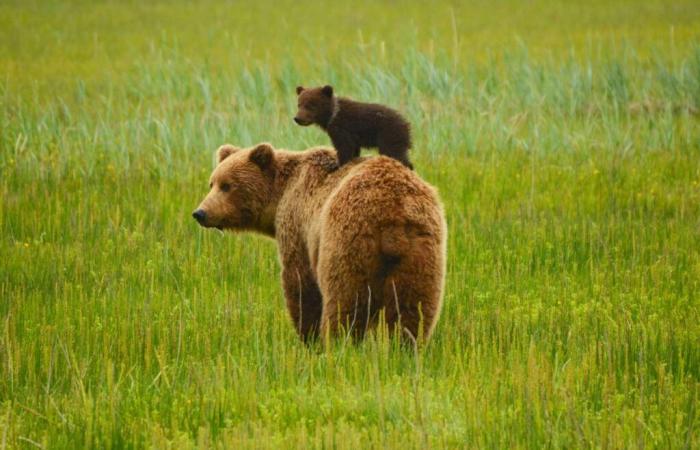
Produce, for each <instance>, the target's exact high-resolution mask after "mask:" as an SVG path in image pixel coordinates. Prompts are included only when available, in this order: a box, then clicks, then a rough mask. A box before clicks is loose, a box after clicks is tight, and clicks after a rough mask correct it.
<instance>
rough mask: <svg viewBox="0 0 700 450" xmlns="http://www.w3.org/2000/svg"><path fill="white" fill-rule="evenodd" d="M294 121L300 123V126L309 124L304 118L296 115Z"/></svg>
mask: <svg viewBox="0 0 700 450" xmlns="http://www.w3.org/2000/svg"><path fill="white" fill-rule="evenodd" d="M294 121H295V122H296V123H297V124H298V125H302V126H305V125H308V124H309V122H307V121H306V120H304V119H301V118H299V117H298V116H297V117H295V118H294Z"/></svg>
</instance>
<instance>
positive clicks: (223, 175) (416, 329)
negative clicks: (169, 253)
mask: <svg viewBox="0 0 700 450" xmlns="http://www.w3.org/2000/svg"><path fill="white" fill-rule="evenodd" d="M219 160H220V163H219V165H218V166H217V167H216V169H215V170H214V173H213V174H212V176H211V184H210V186H211V191H210V192H209V194H208V195H207V196H206V198H205V199H204V200H203V201H202V203H201V204H200V205H199V207H198V209H197V210H196V211H195V212H194V213H193V216H194V217H195V218H196V219H197V221H198V222H199V223H200V224H201V225H202V226H205V227H216V228H220V229H233V230H240V229H247V230H254V231H257V232H260V233H263V234H265V235H267V236H270V237H272V238H274V239H276V240H277V243H278V248H279V258H280V262H281V264H282V283H283V286H284V294H285V297H286V300H287V308H288V309H289V313H290V315H291V318H292V321H293V322H294V325H295V327H296V329H297V331H298V332H299V334H300V336H301V337H302V339H304V340H305V341H307V340H309V339H313V338H315V337H316V336H318V333H319V332H321V333H326V332H327V333H328V334H329V335H337V334H340V333H350V334H351V335H353V336H355V337H358V338H360V337H362V336H364V333H365V332H366V331H367V330H369V329H372V328H374V327H376V326H377V324H379V323H380V321H381V320H383V321H384V322H385V323H386V324H387V325H388V328H389V330H394V329H396V327H399V328H398V330H399V331H400V332H401V333H402V334H403V335H404V337H405V338H406V339H408V340H410V341H413V340H417V341H422V340H425V339H427V338H428V337H429V336H430V333H431V331H432V330H433V327H434V326H435V323H436V322H437V320H438V316H439V314H440V307H441V302H442V290H443V282H444V276H445V240H446V228H445V222H444V217H443V211H442V206H441V204H440V201H439V199H438V196H437V193H436V191H435V189H434V188H432V187H431V186H430V185H428V184H427V183H425V182H424V181H422V180H421V179H420V178H419V177H418V176H417V175H416V174H415V173H414V172H411V171H410V170H408V169H406V168H405V167H403V166H402V165H401V164H399V163H397V162H396V161H394V160H392V159H389V158H385V157H376V158H358V159H355V160H354V161H352V162H350V163H349V164H346V165H345V166H343V167H342V168H340V169H339V170H336V171H334V172H330V173H329V172H328V171H327V170H326V167H327V165H328V164H330V163H333V162H334V161H335V154H334V152H333V151H331V150H330V149H324V148H316V149H310V150H307V151H304V152H289V151H284V150H274V149H273V148H272V147H271V146H270V145H269V144H260V145H258V146H255V147H253V148H250V149H237V148H235V147H233V146H223V147H222V148H221V149H219Z"/></svg>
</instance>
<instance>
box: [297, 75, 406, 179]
mask: <svg viewBox="0 0 700 450" xmlns="http://www.w3.org/2000/svg"><path fill="white" fill-rule="evenodd" d="M297 96H298V105H299V111H298V112H297V115H296V117H294V121H295V122H296V123H298V124H299V125H302V126H307V125H311V124H316V125H318V126H320V127H321V128H323V130H325V131H326V132H327V133H328V135H329V136H330V138H331V141H332V142H333V146H334V147H335V149H336V151H337V152H338V165H339V166H343V165H344V164H346V163H347V162H348V161H350V160H351V159H353V158H357V157H358V156H360V148H378V149H379V153H380V154H382V155H385V156H389V157H391V158H394V159H397V160H399V161H401V163H402V164H403V165H405V166H406V167H409V168H411V169H413V164H411V162H410V161H409V160H408V149H410V148H411V126H410V124H409V123H408V122H407V121H406V119H404V118H403V117H402V116H401V114H399V113H398V112H396V111H394V110H393V109H391V108H387V107H386V106H383V105H378V104H375V103H360V102H356V101H353V100H350V99H349V98H345V97H335V96H334V95H333V87H331V86H323V87H317V88H310V89H304V88H303V87H301V86H299V87H297Z"/></svg>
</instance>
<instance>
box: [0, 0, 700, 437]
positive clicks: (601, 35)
mask: <svg viewBox="0 0 700 450" xmlns="http://www.w3.org/2000/svg"><path fill="white" fill-rule="evenodd" d="M667 3H668V2H663V1H644V2H642V1H616V2H608V1H593V2H564V1H552V2H544V1H531V2H524V1H523V2H520V1H515V0H511V1H496V2H486V1H476V2H470V3H456V2H448V1H444V2H443V1H438V2H429V3H428V2H417V1H416V2H369V1H367V2H360V3H353V4H350V2H347V4H346V3H337V4H335V3H334V4H333V5H332V6H330V5H328V4H325V3H322V2H305V1H295V2H292V1H275V2H273V1H268V0H259V1H256V2H251V4H245V3H235V2H227V3H208V2H197V3H194V2H193V3H184V2H183V3H180V2H174V1H173V2H163V3H156V2H148V3H145V4H144V3H141V2H105V3H93V2H75V3H72V2H71V3H68V2H55V3H54V2H49V1H42V2H32V1H21V2H20V1H16V2H13V1H4V2H2V3H0V108H1V109H0V192H1V193H2V195H1V196H0V233H1V234H0V450H4V449H6V448H7V449H14V448H82V447H85V448H100V449H116V448H144V447H149V448H173V449H175V448H177V449H181V448H300V449H307V448H337V449H345V448H350V449H364V448H400V449H407V448H423V449H426V448H443V447H448V448H631V447H636V448H640V449H642V448H697V447H698V446H700V412H698V407H699V406H700V116H699V115H698V110H700V33H699V32H698V30H700V4H699V3H697V2H696V1H690V0H682V1H676V2H673V5H669V4H667ZM324 82H329V83H332V84H334V86H335V87H336V91H338V92H341V93H343V94H346V95H349V96H353V97H356V98H358V99H364V100H372V101H377V102H382V103H386V104H389V105H393V106H395V107H397V108H399V109H401V110H402V111H404V112H405V114H406V115H407V116H408V117H409V118H410V120H411V122H412V123H413V126H414V142H415V144H414V150H413V153H412V155H413V156H412V159H413V160H414V163H415V165H416V167H417V170H418V173H419V174H420V175H421V176H423V177H424V178H425V179H426V180H428V181H429V182H430V183H432V184H434V185H435V186H437V188H438V189H439V191H440V194H441V196H442V199H443V201H444V203H445V207H446V214H447V221H448V226H449V243H448V272H447V282H446V294H445V299H444V309H443V314H442V318H441V321H440V322H439V323H438V326H437V329H436V332H435V335H434V338H433V340H432V341H431V342H430V344H429V345H428V346H427V347H426V348H425V349H423V350H422V351H421V352H420V353H418V354H414V353H413V352H411V351H408V350H406V349H402V348H400V347H398V346H397V344H396V343H395V342H392V341H390V340H387V339H385V338H383V337H381V336H374V337H371V338H370V339H368V340H367V341H365V342H364V343H362V344H360V345H350V344H346V343H344V342H337V343H335V344H334V346H333V348H332V349H330V350H329V351H322V350H320V349H319V348H318V347H311V348H308V347H305V346H304V345H302V344H301V343H300V341H299V340H298V338H297V337H296V335H295V332H294V330H293V328H292V326H291V323H290V321H289V320H288V318H287V313H286V311H285V309H284V306H283V305H284V301H283V296H282V292H281V288H280V283H279V270H280V269H279V264H278V262H277V257H276V248H275V245H274V242H273V241H271V240H267V239H264V238H261V237H258V236H253V235H233V234H226V235H222V234H219V233H216V232H212V231H207V230H204V229H201V228H200V227H198V226H197V225H196V223H195V222H194V220H192V218H191V217H190V213H191V211H192V210H193V208H194V207H195V206H196V205H197V204H198V202H199V200H200V199H201V198H202V197H203V195H204V194H205V193H206V191H207V189H208V187H207V183H208V176H209V173H210V171H211V169H212V162H213V161H212V155H213V152H214V150H215V149H216V147H217V146H218V145H219V144H221V143H224V142H232V143H236V144H240V145H251V144H254V143H256V142H260V141H269V142H272V143H273V144H274V145H275V146H276V147H280V148H290V149H304V148H306V147H309V146H312V145H316V144H325V143H328V139H327V138H326V136H325V135H324V134H323V133H322V132H321V131H320V130H317V129H304V128H300V127H298V126H296V125H295V124H294V123H293V122H292V117H293V115H294V113H295V104H296V98H295V95H294V86H296V85H297V84H305V85H314V84H320V83H324Z"/></svg>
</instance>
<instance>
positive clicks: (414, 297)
mask: <svg viewBox="0 0 700 450" xmlns="http://www.w3.org/2000/svg"><path fill="white" fill-rule="evenodd" d="M406 230H407V229H406V228H405V227H403V226H402V227H397V228H393V229H387V230H384V231H383V232H381V233H380V235H381V236H380V237H379V239H376V238H375V237H374V236H363V237H361V238H358V239H354V240H353V241H352V242H351V243H350V242H348V244H350V245H349V247H345V246H343V245H340V246H338V245H334V246H328V247H325V248H324V247H323V246H322V249H321V252H320V254H319V265H318V267H319V270H318V276H319V286H320V288H321V291H322V293H323V299H324V305H323V312H322V319H321V333H322V335H325V334H326V333H328V334H330V335H340V334H348V335H351V336H353V337H355V338H362V337H363V336H364V335H365V333H366V332H367V331H368V330H371V329H374V328H376V326H377V325H379V324H380V323H379V320H380V319H381V318H383V319H384V324H385V325H386V326H387V327H388V331H389V332H390V333H395V332H398V334H400V335H401V336H402V337H403V338H404V339H405V340H407V341H410V342H411V343H415V342H417V341H418V342H420V341H425V340H426V339H428V338H429V337H430V334H431V332H432V330H433V327H434V325H435V323H436V321H437V319H438V317H439V314H440V308H441V299H442V288H443V278H444V266H445V264H444V252H443V249H442V242H441V239H442V237H441V236H430V235H421V234H415V233H409V234H408V235H407V234H406ZM341 239H342V237H341ZM335 242H337V241H335ZM358 256H361V257H360V258H358ZM397 327H398V329H397Z"/></svg>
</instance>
